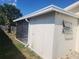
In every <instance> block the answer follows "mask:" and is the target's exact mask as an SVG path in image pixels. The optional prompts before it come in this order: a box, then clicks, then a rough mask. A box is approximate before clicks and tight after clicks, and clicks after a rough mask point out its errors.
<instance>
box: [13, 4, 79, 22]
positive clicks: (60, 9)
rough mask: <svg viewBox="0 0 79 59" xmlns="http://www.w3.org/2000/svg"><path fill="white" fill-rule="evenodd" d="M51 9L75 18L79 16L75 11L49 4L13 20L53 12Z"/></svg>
mask: <svg viewBox="0 0 79 59" xmlns="http://www.w3.org/2000/svg"><path fill="white" fill-rule="evenodd" d="M51 11H56V12H59V13H63V14H66V15H69V16H72V17H75V18H79V17H78V16H76V15H74V14H73V13H70V12H67V11H65V10H63V9H62V8H60V7H57V6H55V5H49V6H47V7H45V8H42V9H40V10H38V11H35V12H33V13H30V14H28V15H26V16H23V17H21V18H18V19H15V20H13V21H14V22H16V21H20V20H22V19H27V18H32V17H35V16H38V15H42V14H45V13H47V12H51Z"/></svg>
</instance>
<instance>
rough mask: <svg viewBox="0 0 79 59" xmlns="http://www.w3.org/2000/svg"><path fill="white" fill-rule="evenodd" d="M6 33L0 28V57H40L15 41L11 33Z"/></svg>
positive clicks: (15, 58) (11, 58) (0, 58)
mask: <svg viewBox="0 0 79 59" xmlns="http://www.w3.org/2000/svg"><path fill="white" fill-rule="evenodd" d="M6 34H7V35H6ZM6 34H5V32H4V31H2V30H1V29H0V59H41V58H40V57H39V56H38V55H37V54H36V53H35V52H33V51H32V50H30V49H29V48H28V47H26V48H25V47H24V45H22V44H21V43H19V42H18V41H16V40H15V37H14V35H13V34H8V33H6Z"/></svg>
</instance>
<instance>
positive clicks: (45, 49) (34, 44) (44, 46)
mask: <svg viewBox="0 0 79 59" xmlns="http://www.w3.org/2000/svg"><path fill="white" fill-rule="evenodd" d="M54 21H55V19H54V12H52V13H47V14H44V15H40V16H37V17H34V18H31V19H30V23H29V32H28V33H29V35H28V36H29V38H28V39H29V44H30V45H31V48H33V49H34V51H36V52H37V53H38V54H39V55H40V56H41V57H43V58H44V59H52V56H53V55H52V53H53V40H54V37H53V36H54V23H55V22H54Z"/></svg>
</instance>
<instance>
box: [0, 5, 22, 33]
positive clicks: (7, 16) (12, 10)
mask: <svg viewBox="0 0 79 59" xmlns="http://www.w3.org/2000/svg"><path fill="white" fill-rule="evenodd" d="M0 12H1V15H0V16H1V17H3V19H4V20H5V21H4V23H5V24H7V23H8V32H9V33H11V26H14V25H15V23H13V20H14V19H16V18H19V17H21V16H22V13H21V12H20V10H19V9H18V8H16V6H14V5H11V4H3V5H1V7H0Z"/></svg>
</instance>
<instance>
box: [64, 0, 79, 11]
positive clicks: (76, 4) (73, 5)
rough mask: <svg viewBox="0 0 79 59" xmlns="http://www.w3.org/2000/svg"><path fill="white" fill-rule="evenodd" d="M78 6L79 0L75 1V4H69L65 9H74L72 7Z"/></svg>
mask: <svg viewBox="0 0 79 59" xmlns="http://www.w3.org/2000/svg"><path fill="white" fill-rule="evenodd" d="M77 6H79V1H77V2H75V3H73V4H71V5H69V6H68V7H66V8H64V10H66V11H67V10H70V9H72V8H75V7H77Z"/></svg>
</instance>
